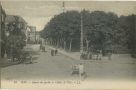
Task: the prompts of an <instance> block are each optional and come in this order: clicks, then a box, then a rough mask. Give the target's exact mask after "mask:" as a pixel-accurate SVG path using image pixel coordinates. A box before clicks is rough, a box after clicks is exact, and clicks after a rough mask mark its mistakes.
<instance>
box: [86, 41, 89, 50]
mask: <svg viewBox="0 0 136 90" xmlns="http://www.w3.org/2000/svg"><path fill="white" fill-rule="evenodd" d="M86 50H87V51H88V50H89V40H86Z"/></svg>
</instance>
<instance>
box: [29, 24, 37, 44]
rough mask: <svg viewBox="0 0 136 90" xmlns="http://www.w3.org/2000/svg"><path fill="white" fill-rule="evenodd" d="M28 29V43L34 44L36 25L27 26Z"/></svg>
mask: <svg viewBox="0 0 136 90" xmlns="http://www.w3.org/2000/svg"><path fill="white" fill-rule="evenodd" d="M28 27H29V29H30V31H29V36H28V43H29V44H35V43H36V27H34V26H28Z"/></svg>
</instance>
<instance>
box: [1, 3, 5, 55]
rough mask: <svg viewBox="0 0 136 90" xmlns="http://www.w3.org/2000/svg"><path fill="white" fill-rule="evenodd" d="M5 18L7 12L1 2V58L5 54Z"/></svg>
mask: <svg viewBox="0 0 136 90" xmlns="http://www.w3.org/2000/svg"><path fill="white" fill-rule="evenodd" d="M5 18H6V13H5V11H4V9H3V8H2V5H1V3H0V58H3V57H4V54H5Z"/></svg>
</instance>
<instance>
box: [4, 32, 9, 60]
mask: <svg viewBox="0 0 136 90" xmlns="http://www.w3.org/2000/svg"><path fill="white" fill-rule="evenodd" d="M9 35H10V33H9V32H8V31H6V44H7V38H8V36H9ZM6 46H7V45H6ZM4 57H5V58H7V47H6V50H5V54H4Z"/></svg>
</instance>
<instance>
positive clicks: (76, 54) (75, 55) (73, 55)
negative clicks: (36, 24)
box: [47, 46, 80, 60]
mask: <svg viewBox="0 0 136 90" xmlns="http://www.w3.org/2000/svg"><path fill="white" fill-rule="evenodd" d="M47 48H49V49H55V48H54V47H51V46H47ZM57 50H58V52H59V53H61V54H63V55H65V56H67V57H69V58H71V59H74V60H80V52H66V51H64V50H63V49H60V48H58V49H57Z"/></svg>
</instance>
